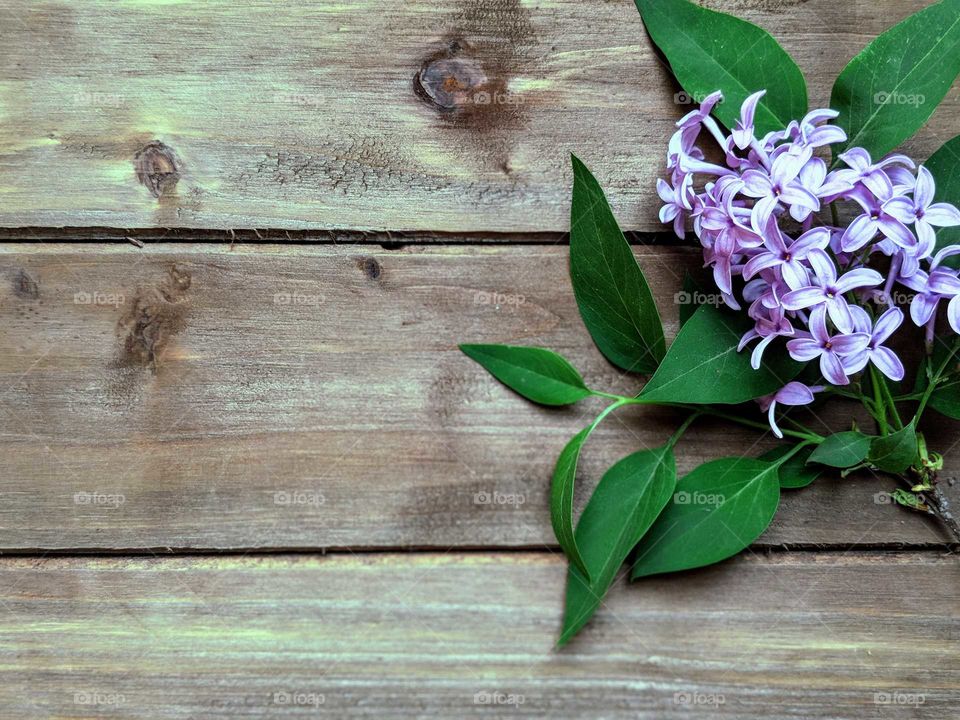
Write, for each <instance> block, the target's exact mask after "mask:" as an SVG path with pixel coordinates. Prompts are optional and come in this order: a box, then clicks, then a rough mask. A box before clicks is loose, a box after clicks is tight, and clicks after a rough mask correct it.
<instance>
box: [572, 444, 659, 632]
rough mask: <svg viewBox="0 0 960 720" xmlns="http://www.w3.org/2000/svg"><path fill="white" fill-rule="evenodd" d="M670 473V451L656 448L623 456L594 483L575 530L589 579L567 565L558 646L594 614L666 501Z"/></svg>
mask: <svg viewBox="0 0 960 720" xmlns="http://www.w3.org/2000/svg"><path fill="white" fill-rule="evenodd" d="M676 473H677V469H676V464H675V462H674V458H673V452H672V451H671V450H670V449H669V448H666V447H661V448H657V449H655V450H641V451H640V452H636V453H633V454H632V455H628V456H627V457H625V458H624V459H623V460H621V461H620V462H618V463H617V464H616V465H614V466H613V467H612V468H610V469H609V470H608V471H607V472H606V473H605V474H604V476H603V478H602V479H601V480H600V482H599V483H598V484H597V488H596V490H595V491H594V493H593V496H592V497H591V498H590V502H588V503H587V507H586V508H584V511H583V514H582V515H581V516H580V521H579V522H578V523H577V532H576V537H577V544H578V545H579V547H580V550H581V552H582V553H583V559H584V562H585V563H586V565H587V567H588V568H589V569H590V578H591V580H590V581H587V580H586V579H585V578H584V576H583V575H582V574H581V573H580V571H579V570H577V569H576V568H575V567H574V566H573V565H571V566H570V568H569V570H568V572H567V601H566V610H565V613H564V618H563V631H562V633H561V635H560V641H559V644H560V645H564V644H566V643H567V642H568V641H569V640H570V639H571V638H572V637H573V636H574V635H576V634H577V632H579V631H580V629H581V628H582V627H583V626H584V625H585V624H586V623H587V621H588V620H589V619H590V618H591V617H592V616H593V614H594V612H596V610H597V608H598V607H599V606H600V602H601V600H603V596H604V595H605V594H606V592H607V589H608V588H609V587H610V585H611V583H613V580H614V578H615V577H616V575H617V570H619V569H620V566H621V565H623V561H624V560H626V558H627V555H629V554H630V551H631V550H632V549H633V548H634V546H635V545H636V544H637V542H639V540H640V538H641V537H643V534H644V533H645V532H646V531H647V530H648V529H649V528H650V526H651V525H652V524H653V521H654V520H656V518H657V515H659V514H660V511H661V510H663V508H664V506H665V505H666V504H667V502H669V500H670V496H671V495H672V494H673V489H674V485H675V484H676V479H677V478H676Z"/></svg>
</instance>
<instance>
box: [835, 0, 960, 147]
mask: <svg viewBox="0 0 960 720" xmlns="http://www.w3.org/2000/svg"><path fill="white" fill-rule="evenodd" d="M958 73H960V0H943V1H942V2H938V3H936V4H934V5H931V6H930V7H928V8H924V9H923V10H921V11H919V12H917V13H914V14H913V15H911V16H910V17H908V18H906V19H905V20H903V21H902V22H900V23H898V24H897V25H894V26H893V27H892V28H890V29H889V30H887V31H886V32H885V33H883V34H881V35H880V36H878V37H877V38H875V39H874V40H873V42H871V43H870V44H869V45H867V47H866V48H864V50H863V51H862V52H861V53H860V54H859V55H857V56H856V57H855V58H853V60H851V61H850V63H849V64H848V65H847V66H846V67H845V68H844V69H843V72H841V73H840V77H838V78H837V81H836V83H834V86H833V94H832V96H831V99H830V107H832V108H833V109H834V110H838V111H840V117H838V118H837V120H836V123H837V124H838V125H840V127H842V128H843V129H844V130H846V131H847V135H848V140H847V143H846V144H845V145H844V146H843V147H844V148H846V147H854V146H860V147H864V148H866V149H867V150H868V151H869V152H870V154H871V155H872V156H873V157H874V159H879V158H880V157H881V156H883V155H885V154H886V153H888V152H890V151H891V150H893V149H894V148H895V147H897V145H899V144H900V143H902V142H903V141H904V140H907V139H908V138H909V137H911V136H912V135H913V134H914V133H915V132H916V131H917V130H919V129H920V127H921V126H922V125H923V124H924V123H925V122H926V121H927V118H929V117H930V115H932V114H933V111H934V110H935V109H936V107H937V105H939V104H940V101H941V100H943V97H944V95H946V94H947V91H948V90H949V89H950V86H951V85H952V84H953V81H954V79H955V78H956V77H957V74H958ZM839 152H841V150H836V153H839ZM834 157H836V154H835V155H834Z"/></svg>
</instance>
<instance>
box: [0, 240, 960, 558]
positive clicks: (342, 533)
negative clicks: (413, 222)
mask: <svg viewBox="0 0 960 720" xmlns="http://www.w3.org/2000/svg"><path fill="white" fill-rule="evenodd" d="M637 252H638V257H639V260H640V262H641V264H642V265H643V267H644V268H645V269H646V271H647V275H648V277H650V278H651V282H652V285H653V289H654V292H655V294H656V296H657V297H658V298H659V303H660V306H661V308H662V313H663V316H664V318H665V321H666V323H667V325H668V327H667V330H668V334H669V335H671V336H672V335H673V333H674V332H675V327H676V318H677V314H676V309H675V305H674V304H673V295H674V293H675V292H676V289H677V288H678V287H679V282H680V280H679V275H680V273H681V272H682V271H683V269H684V268H688V267H689V268H694V266H695V265H696V264H697V261H696V257H695V255H696V254H695V253H694V252H693V251H691V250H686V249H679V248H675V249H669V248H657V249H650V248H638V250H637ZM0 278H2V282H0V478H2V480H3V482H2V486H0V549H7V550H15V549H20V550H26V549H31V548H49V549H64V548H66V549H69V548H88V549H89V548H104V549H111V548H114V549H125V548H128V549H133V548H140V549H143V548H159V547H165V546H174V547H184V548H254V547H273V548H284V547H286V548H321V547H396V546H414V547H441V548H446V547H450V546H460V547H464V546H466V547H471V546H534V547H540V546H542V545H543V544H552V542H553V540H552V538H553V534H552V532H551V530H550V526H549V518H548V513H547V492H548V486H549V478H550V475H551V472H552V468H553V463H554V460H555V458H556V456H557V454H558V453H559V451H560V449H561V448H562V447H563V445H564V444H565V443H566V441H567V440H568V439H569V438H570V437H571V436H572V435H573V434H574V433H576V432H577V431H578V430H579V429H580V428H581V427H583V426H584V425H585V424H586V423H587V422H588V421H589V419H592V417H593V414H595V413H596V412H597V411H598V410H599V408H600V407H601V406H600V405H597V404H596V403H594V402H592V401H591V402H587V403H584V404H583V405H582V407H581V406H577V407H575V408H573V409H568V410H547V409H543V408H537V407H534V406H532V405H531V404H529V403H527V402H526V401H524V400H522V399H521V398H518V397H517V396H515V395H513V394H512V393H511V392H510V391H508V390H506V389H505V388H503V387H502V386H500V385H499V384H498V383H497V382H496V381H494V380H493V379H492V378H490V377H489V376H488V375H487V374H486V372H485V371H483V370H482V369H481V368H480V367H479V366H477V365H475V364H474V363H473V362H471V361H470V360H468V359H467V358H466V357H465V356H463V355H462V354H461V353H460V352H459V351H458V350H457V349H456V345H457V343H458V342H503V343H514V344H529V345H542V346H546V347H552V348H555V349H556V350H558V351H559V352H562V353H563V354H565V355H566V356H567V357H569V358H570V359H571V360H572V361H573V362H574V363H575V364H576V365H577V366H579V367H580V368H581V369H582V370H583V372H584V373H585V376H586V378H587V380H588V382H590V383H591V384H592V385H594V386H596V387H598V388H601V389H606V390H609V391H618V392H622V393H630V392H634V391H636V390H638V389H639V387H640V385H641V380H640V379H639V378H634V377H624V376H622V375H621V374H620V373H619V372H618V371H617V370H616V369H615V368H613V367H612V366H610V365H609V364H607V363H606V362H605V361H604V360H603V358H602V357H601V356H600V355H599V353H598V352H597V351H596V349H595V348H594V346H593V344H592V343H591V341H590V338H589V335H588V334H587V332H586V330H585V329H584V328H583V326H582V324H581V322H580V320H579V316H578V312H577V308H576V303H575V301H574V299H573V295H572V292H571V290H570V286H569V281H568V279H567V249H566V248H564V247H559V246H556V247H551V246H513V247H510V246H486V247H484V246H479V247H474V246H464V247H456V248H451V247H447V248H440V247H430V246H413V247H409V248H407V249H404V250H397V251H386V250H378V251H372V250H371V249H370V248H369V247H368V246H322V247H306V246H272V245H264V246H237V247H236V248H235V249H234V250H232V251H231V250H229V249H228V248H227V247H226V246H216V245H148V246H147V247H145V248H143V249H142V250H138V249H137V248H135V247H133V246H129V245H114V246H90V245H19V246H18V245H8V246H3V247H0ZM757 417H758V419H759V418H761V415H760V414H759V413H758V415H757ZM677 420H678V419H677V417H676V416H675V415H674V414H673V413H672V412H670V411H665V410H657V409H655V408H651V409H644V410H640V409H634V410H633V411H630V412H625V413H624V414H623V415H618V416H615V419H613V420H612V421H610V422H608V423H605V424H604V425H603V426H602V427H601V428H600V429H599V430H598V431H597V435H596V436H595V438H594V439H593V440H591V442H590V444H589V446H588V448H587V450H586V452H585V456H584V459H583V477H584V478H585V480H584V482H583V483H582V490H586V489H588V488H589V487H590V486H591V481H594V480H596V479H597V478H598V477H599V476H600V474H601V473H602V471H603V469H604V468H605V467H607V466H608V465H609V464H610V463H612V462H614V461H615V460H616V459H618V458H619V457H622V456H623V455H625V454H627V453H629V452H631V451H633V450H635V449H637V448H638V447H643V446H651V447H652V446H654V445H656V444H660V443H662V442H663V441H664V439H665V438H666V437H667V436H668V435H669V433H670V432H672V429H673V427H674V426H675V424H676V422H677ZM813 422H814V423H815V425H816V427H825V426H823V425H820V424H819V423H820V421H819V420H817V419H814V420H813ZM824 422H826V423H827V424H829V423H830V422H836V423H837V424H838V425H843V424H844V423H849V411H848V410H847V409H846V407H841V408H839V409H838V410H836V411H835V412H834V414H833V415H830V416H825V417H824ZM936 425H937V427H936V428H935V435H934V436H933V437H931V440H930V442H931V447H932V448H938V449H943V450H948V449H949V450H953V452H951V453H950V454H949V455H948V464H947V466H948V469H951V472H952V473H953V474H955V473H956V472H957V470H956V469H960V453H958V452H957V450H956V448H954V447H953V446H954V445H955V444H956V441H957V424H956V423H949V422H943V423H936ZM771 440H772V438H771V436H767V437H765V438H760V434H759V433H754V432H753V431H742V430H740V429H737V428H734V427H732V426H730V425H729V424H725V423H708V422H704V423H702V424H699V425H698V426H696V429H695V431H694V432H692V433H690V434H689V435H688V437H687V438H686V439H684V441H683V442H682V443H681V445H680V446H679V448H678V453H679V457H678V465H679V469H680V471H681V472H686V471H688V470H690V469H692V468H693V467H695V466H696V465H698V464H700V463H701V462H704V461H706V460H708V459H712V458H715V457H718V456H723V455H737V454H744V453H746V454H752V453H756V454H759V453H760V452H761V451H762V450H765V449H767V448H768V447H770V446H771ZM951 472H948V473H947V474H948V475H949V474H951ZM889 487H890V486H888V485H885V484H883V483H878V481H877V480H875V479H873V478H869V477H866V478H860V479H849V480H846V481H840V480H839V478H836V477H833V478H828V479H825V480H823V481H822V482H821V483H819V484H818V486H816V487H813V488H810V489H808V490H804V491H799V492H791V493H786V494H785V500H784V505H783V508H782V509H781V511H780V513H779V515H778V517H777V520H776V521H775V523H774V525H773V527H772V528H771V529H770V531H769V532H768V533H767V534H766V535H765V536H764V538H763V542H764V543H770V544H780V543H815V544H820V543H827V544H830V543H841V544H844V545H846V544H873V543H898V542H903V543H908V544H909V543H927V542H939V541H942V540H943V539H944V537H945V536H944V535H943V534H942V533H941V532H940V531H939V530H938V529H936V528H935V526H933V525H931V524H929V523H927V522H926V521H925V520H924V519H923V518H921V517H918V516H915V515H912V514H909V513H907V512H906V511H903V510H899V509H896V508H893V507H889V506H886V505H878V504H875V502H874V500H873V496H874V494H875V493H876V492H878V490H880V489H889ZM121 496H122V498H121ZM581 501H582V497H581Z"/></svg>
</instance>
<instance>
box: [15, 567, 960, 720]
mask: <svg viewBox="0 0 960 720" xmlns="http://www.w3.org/2000/svg"><path fill="white" fill-rule="evenodd" d="M564 573H565V563H564V562H563V561H562V560H561V559H560V558H559V557H557V556H553V555H548V554H535V553H512V554H497V553H491V554H488V555H472V554H470V555H462V554H456V553H453V554H448V555H436V554H415V555H390V554H385V555H374V556H362V557H360V556H358V557H350V556H330V557H327V558H316V557H309V556H300V557H287V556H272V557H269V558H267V557H255V558H250V557H248V558H237V557H224V558H177V559H164V560H153V559H140V560H131V559H75V558H74V559H70V558H62V559H46V560H42V559H39V560H38V559H5V560H3V561H2V562H0V598H2V605H0V607H2V608H3V612H2V613H0V654H2V657H3V659H4V662H3V668H2V671H0V673H2V674H0V676H2V679H3V682H2V683H0V700H2V702H3V707H4V712H5V713H6V714H7V716H8V717H16V718H23V719H28V718H41V717H42V718H51V717H57V718H60V717H62V718H67V717H69V718H87V717H125V718H156V717H171V718H172V717H177V718H229V719H230V720H234V719H235V718H246V717H267V716H269V717H307V716H315V715H320V716H332V717H363V718H368V717H369V718H374V717H376V718H381V717H390V718H423V717H445V718H446V717H450V718H453V717H456V718H479V717H491V716H497V717H536V718H584V717H591V718H631V719H634V720H635V719H637V718H640V719H647V718H649V719H651V720H652V719H654V718H655V719H656V720H673V719H676V718H688V717H691V716H696V717H709V718H736V720H751V719H754V718H758V719H759V718H763V719H764V720H771V719H773V720H776V719H778V718H804V719H805V720H816V719H820V718H823V719H826V718H831V719H836V718H844V719H846V720H849V719H852V718H876V717H884V718H907V717H909V718H931V719H932V718H937V719H938V720H942V718H947V717H952V716H953V712H954V711H955V710H956V707H957V705H958V703H960V675H958V668H960V650H958V645H957V642H956V639H957V636H958V633H960V617H958V614H957V612H956V607H955V605H956V585H957V582H958V581H960V567H958V564H957V560H956V558H955V557H943V556H940V555H938V554H936V553H922V554H918V553H903V554H897V553H888V554H883V555H875V554H861V553H856V552H854V553H849V554H845V553H844V554H841V553H833V554H831V553H801V554H786V555H784V554H776V555H774V556H772V557H761V556H756V555H753V556H749V555H748V556H744V557H741V558H738V559H737V560H734V561H731V562H728V563H724V564H722V565H719V566H716V567H714V568H710V569H707V570H703V571H698V572H693V573H686V574H681V575H678V576H671V577H663V578H651V579H649V580H647V581H644V582H642V583H636V584H633V585H629V586H628V585H627V584H626V583H625V582H621V583H618V584H617V585H615V587H614V588H613V590H612V591H611V593H610V595H609V596H608V598H607V600H606V602H605V604H604V606H603V607H602V608H601V610H600V611H599V613H598V615H597V616H596V617H595V618H594V620H593V622H592V623H591V624H590V625H588V626H587V628H586V629H585V630H584V632H583V633H582V634H581V636H579V637H578V638H577V639H576V640H575V641H574V642H573V643H571V645H569V646H568V647H567V648H564V649H563V650H560V651H558V650H556V649H554V647H553V643H554V641H555V639H556V635H557V631H558V628H559V623H560V617H561V603H562V594H563V583H564ZM887 698H890V702H889V703H888V702H886V700H887ZM685 700H692V701H693V702H684V701H685Z"/></svg>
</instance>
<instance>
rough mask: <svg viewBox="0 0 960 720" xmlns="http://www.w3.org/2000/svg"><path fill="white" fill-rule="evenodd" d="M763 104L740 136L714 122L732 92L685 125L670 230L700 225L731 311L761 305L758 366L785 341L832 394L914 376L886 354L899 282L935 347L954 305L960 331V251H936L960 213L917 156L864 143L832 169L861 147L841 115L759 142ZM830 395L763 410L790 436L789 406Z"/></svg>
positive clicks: (797, 394) (663, 192)
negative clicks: (937, 329)
mask: <svg viewBox="0 0 960 720" xmlns="http://www.w3.org/2000/svg"><path fill="white" fill-rule="evenodd" d="M763 97H764V91H763V90H761V91H758V92H756V93H753V94H752V95H750V96H749V97H747V98H746V100H745V101H744V102H743V104H742V106H741V110H740V117H739V119H738V120H737V121H736V123H735V124H734V127H733V130H732V132H731V133H729V134H727V133H726V132H725V131H724V130H723V129H722V128H721V126H720V125H719V124H718V123H717V121H716V120H714V118H713V117H711V112H712V111H713V108H714V107H715V106H716V104H717V103H719V102H721V101H722V100H723V96H722V95H721V93H719V92H715V93H712V94H711V95H709V96H708V97H707V98H706V99H705V101H704V102H703V103H702V104H701V105H700V107H699V108H697V109H694V110H693V111H691V112H690V113H688V114H687V115H686V116H684V118H683V119H681V120H680V122H678V123H677V128H678V129H677V131H676V133H675V134H674V136H673V137H672V138H671V139H670V142H669V145H668V150H667V170H668V171H669V182H668V181H667V180H660V181H658V183H657V192H658V194H659V195H660V198H661V199H662V200H663V202H664V206H663V208H662V209H661V213H660V217H661V220H662V221H663V222H664V223H671V224H672V225H673V228H674V231H675V232H676V233H677V235H678V236H680V237H683V236H684V234H685V229H686V227H687V226H688V221H689V225H692V227H693V231H694V233H695V234H696V236H697V238H698V239H699V241H700V244H701V246H702V247H703V253H704V265H705V267H709V268H710V269H711V271H712V273H713V277H714V282H715V283H716V285H717V287H718V288H719V289H720V291H721V293H722V297H723V299H724V302H725V303H726V304H727V305H728V306H729V307H731V308H733V309H734V310H740V309H741V307H742V306H741V302H742V303H744V304H745V305H746V306H747V311H746V312H747V315H748V316H749V317H750V319H751V320H752V321H753V323H754V325H753V328H751V329H750V331H749V332H747V333H746V334H744V335H743V337H742V339H741V341H740V345H739V350H744V349H745V348H746V347H747V346H748V345H750V344H751V343H752V342H753V341H754V340H758V341H759V342H758V343H757V344H756V345H755V346H754V347H753V350H752V351H751V365H752V366H753V367H754V368H755V369H758V368H759V367H760V366H761V364H762V362H763V354H764V353H765V352H767V351H768V349H769V348H770V346H772V345H773V344H774V343H775V342H776V341H777V340H780V339H782V340H783V341H784V344H785V345H786V349H787V351H788V352H789V353H790V355H791V356H792V357H793V358H794V359H795V360H799V361H801V362H810V361H813V360H817V361H818V362H819V367H820V370H821V373H822V375H823V376H824V378H825V379H826V381H827V382H828V383H830V384H832V385H845V384H847V383H849V382H850V378H851V376H853V375H856V374H857V373H859V372H862V371H863V370H864V369H865V368H866V367H867V366H868V365H872V366H874V367H876V368H877V369H878V370H879V371H880V372H881V373H883V374H884V375H885V376H887V377H888V378H890V379H892V380H899V379H902V378H903V374H904V373H903V364H902V363H901V361H900V359H899V358H898V357H897V355H896V353H895V352H894V351H893V350H891V349H890V348H889V347H887V346H886V345H885V343H886V342H887V340H888V339H889V338H890V337H891V335H893V334H894V333H895V332H896V331H897V330H898V329H899V328H900V327H901V326H902V324H903V320H904V313H903V311H902V310H900V309H899V308H896V307H894V303H893V298H894V297H895V296H894V294H893V292H892V290H893V287H894V286H895V285H898V284H899V285H902V286H904V287H906V288H909V289H910V290H913V291H914V293H915V295H914V298H913V300H912V301H911V304H910V312H909V315H910V319H911V320H912V322H913V323H914V324H915V325H917V326H921V327H924V328H926V332H927V339H928V342H929V341H930V340H932V337H933V327H934V323H935V322H936V317H937V309H938V307H939V305H940V301H941V300H945V301H947V303H946V305H947V312H946V315H947V319H948V321H949V324H950V326H951V327H952V328H953V330H954V331H955V332H957V333H960V273H958V271H957V270H954V269H952V268H950V267H947V266H946V265H945V264H944V260H945V259H946V258H947V257H948V256H951V255H956V254H960V245H956V246H953V245H952V246H947V247H946V248H943V249H941V250H940V251H939V252H937V247H936V246H937V237H936V235H937V230H938V229H939V228H943V227H955V226H960V210H958V209H957V208H956V207H955V206H954V205H952V204H949V203H945V202H934V198H935V195H936V183H935V180H934V178H933V175H932V174H931V173H930V171H929V170H927V169H926V168H925V167H923V166H922V165H921V166H920V167H917V165H916V164H915V163H914V162H913V161H912V160H911V159H910V158H909V157H907V156H905V155H888V156H886V157H883V158H880V159H879V160H876V161H874V159H873V158H872V157H871V156H870V154H869V153H868V152H867V151H866V150H865V149H863V148H860V147H852V148H848V149H847V150H846V151H845V152H843V153H842V154H840V155H839V156H836V157H837V160H838V163H837V164H838V165H839V167H838V168H837V169H835V170H832V171H831V170H829V169H828V162H829V157H828V153H829V151H830V149H831V146H833V145H835V144H838V143H843V142H846V140H847V136H846V133H845V132H844V131H843V129H842V128H840V127H837V126H835V125H831V124H830V122H831V121H832V120H834V119H835V118H836V117H837V112H836V111H834V110H829V109H819V110H813V111H811V112H809V113H808V114H807V115H806V116H805V117H804V118H802V119H800V120H795V121H793V122H791V123H790V124H789V125H788V126H787V127H786V128H785V129H783V130H780V131H774V132H770V133H767V134H766V135H764V136H763V137H757V135H756V127H755V118H756V114H757V107H758V105H759V104H760V103H761V102H762V101H763ZM704 131H706V132H704ZM701 138H710V139H712V140H713V141H714V142H715V143H716V144H717V145H718V146H719V148H720V151H721V152H720V154H719V155H718V156H716V157H722V158H723V160H722V162H723V164H717V163H716V162H713V161H711V160H708V159H707V158H708V157H715V155H714V154H713V153H711V154H708V153H706V152H704V148H703V147H701V146H700V144H699V141H700V140H701ZM825 157H827V158H828V159H826V160H825ZM827 205H832V206H833V207H834V208H835V209H839V210H842V212H841V213H840V214H839V216H841V217H852V218H853V219H852V220H851V221H850V222H848V223H844V224H837V222H836V220H834V219H831V217H837V215H833V214H832V213H823V212H821V211H822V210H823V208H825V207H826V206H827ZM851 210H852V211H853V212H851ZM824 215H830V216H831V217H823V216H824ZM935 253H936V254H935ZM875 259H876V260H879V261H881V262H878V263H874V262H873V261H874V260H875ZM874 264H875V265H876V267H875V268H874V267H870V266H871V265H874ZM880 271H882V274H881V272H880ZM822 389H824V388H823V387H821V386H813V387H808V386H807V385H804V384H803V383H800V382H796V381H794V382H789V383H786V384H785V385H784V387H783V388H782V389H781V390H780V391H778V392H777V393H775V394H773V395H770V396H767V397H765V398H760V399H758V401H759V402H760V403H761V407H762V408H763V409H764V410H766V411H768V413H769V417H770V424H771V427H772V428H773V429H774V432H775V433H776V434H777V435H778V436H781V433H780V431H779V428H777V426H776V422H775V408H776V406H777V403H780V404H781V405H804V404H807V403H809V402H811V401H812V400H813V393H814V392H819V391H820V390H822Z"/></svg>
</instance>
